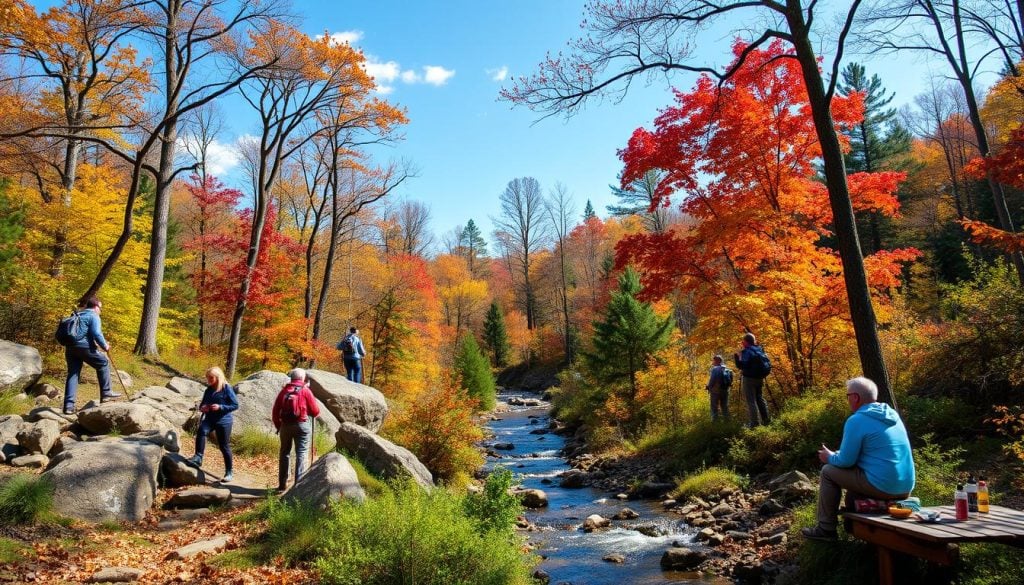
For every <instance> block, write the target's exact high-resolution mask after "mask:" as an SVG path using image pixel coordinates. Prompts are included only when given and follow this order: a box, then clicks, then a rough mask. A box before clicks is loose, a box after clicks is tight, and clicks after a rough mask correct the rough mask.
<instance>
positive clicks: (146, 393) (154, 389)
mask: <svg viewBox="0 0 1024 585" xmlns="http://www.w3.org/2000/svg"><path fill="white" fill-rule="evenodd" d="M198 401H199V399H198V398H196V399H192V398H189V397H187V396H185V395H183V394H179V393H177V392H175V391H173V390H170V389H168V388H165V387H163V386H146V387H145V388H143V389H142V390H141V391H140V392H137V393H136V394H135V396H133V397H132V404H145V405H146V406H151V407H153V408H154V409H156V411H157V412H159V413H160V415H161V416H163V417H164V418H166V419H167V420H168V421H170V422H171V424H173V425H174V426H176V427H179V428H180V427H183V426H185V421H187V420H188V418H189V417H190V416H191V415H192V412H193V411H192V409H193V408H194V407H195V405H196V402H198Z"/></svg>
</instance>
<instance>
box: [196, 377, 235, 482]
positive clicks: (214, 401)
mask: <svg viewBox="0 0 1024 585" xmlns="http://www.w3.org/2000/svg"><path fill="white" fill-rule="evenodd" d="M206 383H207V386H206V391H205V392H203V399H202V401H200V402H199V411H200V412H201V413H202V418H201V419H200V421H199V428H198V429H197V430H196V454H195V455H193V456H192V458H191V459H189V462H190V463H192V464H193V465H195V466H196V467H202V466H203V452H204V451H206V436H207V435H209V434H210V431H213V432H215V433H217V446H218V447H220V452H221V455H223V456H224V478H223V481H231V480H232V479H234V475H233V474H232V469H233V464H234V460H233V459H232V457H231V424H232V423H233V422H234V417H233V416H232V415H231V413H232V412H234V411H236V410H238V397H237V396H235V389H234V388H232V387H231V385H230V384H228V383H227V381H226V379H225V376H224V371H223V370H221V369H220V368H217V367H213V368H210V369H209V370H206Z"/></svg>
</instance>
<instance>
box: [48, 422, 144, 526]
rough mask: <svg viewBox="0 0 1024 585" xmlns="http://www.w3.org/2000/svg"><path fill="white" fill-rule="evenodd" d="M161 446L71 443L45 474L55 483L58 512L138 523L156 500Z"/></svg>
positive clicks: (97, 520) (125, 442)
mask: <svg viewBox="0 0 1024 585" xmlns="http://www.w3.org/2000/svg"><path fill="white" fill-rule="evenodd" d="M162 455H163V449H161V448H160V447H158V446H156V445H153V444H152V443H146V442H137V441H123V440H112V441H88V442H86V441H83V442H71V443H69V444H68V445H66V446H65V448H64V451H62V452H61V453H60V454H59V455H57V456H56V457H54V458H53V460H52V461H50V465H49V468H48V469H47V471H46V472H45V473H43V477H48V478H49V479H50V480H51V481H52V482H53V485H54V487H55V490H54V496H53V501H54V511H55V512H57V513H60V514H63V515H65V516H72V517H74V518H79V519H82V520H86V521H88V522H104V521H107V520H114V521H117V520H129V521H131V522H138V521H139V520H142V519H143V518H144V517H145V515H146V512H147V511H148V510H149V508H150V507H151V506H152V505H153V498H154V497H155V496H156V489H157V482H156V479H157V472H158V471H159V468H160V458H161V456H162Z"/></svg>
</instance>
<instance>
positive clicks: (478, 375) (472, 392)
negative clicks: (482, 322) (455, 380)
mask: <svg viewBox="0 0 1024 585" xmlns="http://www.w3.org/2000/svg"><path fill="white" fill-rule="evenodd" d="M455 371H456V372H458V374H459V377H460V379H461V380H462V389H463V390H465V391H466V394H468V395H469V397H470V398H475V399H477V400H479V401H480V406H479V408H480V409H481V410H490V409H492V408H494V403H495V384H494V375H493V374H492V373H491V365H490V364H489V363H487V358H486V357H484V354H483V352H481V351H480V346H479V345H477V342H476V338H475V337H473V334H471V333H466V334H464V335H463V336H462V338H461V339H459V346H458V349H457V350H456V352H455Z"/></svg>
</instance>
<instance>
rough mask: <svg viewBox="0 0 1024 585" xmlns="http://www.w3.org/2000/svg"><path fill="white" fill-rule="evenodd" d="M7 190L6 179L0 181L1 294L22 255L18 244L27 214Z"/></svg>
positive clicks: (8, 283)
mask: <svg viewBox="0 0 1024 585" xmlns="http://www.w3.org/2000/svg"><path fill="white" fill-rule="evenodd" d="M6 189H7V181H6V179H3V180H0V292H2V291H4V290H5V289H6V288H7V287H8V286H9V285H10V278H9V277H10V276H11V274H12V273H13V272H14V271H15V269H16V267H17V262H16V260H17V257H18V255H19V253H20V251H19V250H18V247H17V245H16V244H17V243H18V240H20V239H21V234H22V232H23V231H24V229H25V226H24V221H25V212H24V211H23V210H21V209H19V208H18V207H16V206H15V205H14V204H13V203H12V202H11V201H10V200H9V199H8V198H7V195H6V194H5V193H4V192H5V191H6Z"/></svg>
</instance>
